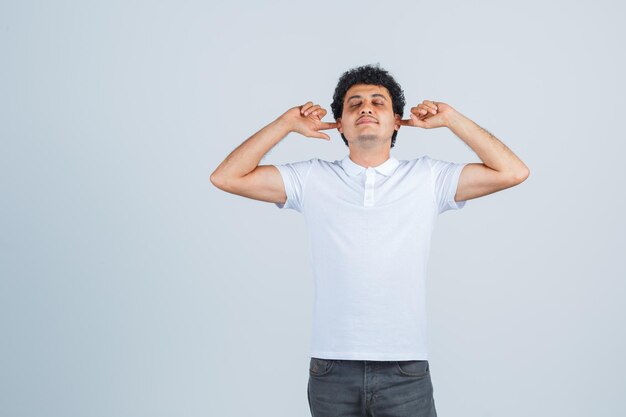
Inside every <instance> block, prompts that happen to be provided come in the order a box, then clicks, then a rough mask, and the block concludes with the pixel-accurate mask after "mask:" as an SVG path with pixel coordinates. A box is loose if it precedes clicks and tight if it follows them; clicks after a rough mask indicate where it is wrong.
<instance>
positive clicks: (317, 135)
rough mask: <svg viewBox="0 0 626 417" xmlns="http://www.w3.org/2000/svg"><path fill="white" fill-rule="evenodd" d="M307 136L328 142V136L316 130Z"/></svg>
mask: <svg viewBox="0 0 626 417" xmlns="http://www.w3.org/2000/svg"><path fill="white" fill-rule="evenodd" d="M309 136H310V137H313V138H319V139H326V140H330V136H328V135H327V134H326V133H322V132H318V131H316V130H312V131H311V132H310V134H309Z"/></svg>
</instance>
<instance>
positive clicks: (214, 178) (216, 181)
mask: <svg viewBox="0 0 626 417" xmlns="http://www.w3.org/2000/svg"><path fill="white" fill-rule="evenodd" d="M209 181H211V184H213V185H214V186H215V187H217V188H219V189H220V190H223V189H224V187H225V185H224V180H223V179H222V178H220V176H219V175H217V174H216V173H215V172H214V173H212V174H211V176H210V177H209Z"/></svg>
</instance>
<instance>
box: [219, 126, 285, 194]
mask: <svg viewBox="0 0 626 417" xmlns="http://www.w3.org/2000/svg"><path fill="white" fill-rule="evenodd" d="M289 132H290V126H289V123H288V121H287V120H286V119H285V118H283V117H282V116H281V117H279V118H277V119H276V120H274V121H273V122H271V123H269V124H268V125H266V126H265V127H263V128H262V129H261V130H259V131H258V132H256V133H255V134H254V135H252V136H250V137H249V138H248V139H246V140H245V141H244V142H243V143H242V144H241V145H239V146H238V147H237V148H235V150H234V151H232V152H231V153H230V154H229V155H228V156H227V157H226V159H224V161H223V162H222V163H221V164H220V165H219V166H218V167H217V168H216V169H215V171H213V174H211V182H213V183H216V182H220V181H225V180H228V179H232V178H241V177H243V176H244V175H246V174H248V173H250V172H251V171H253V170H254V169H255V168H256V167H257V166H258V165H259V162H260V161H261V159H262V158H263V156H264V155H265V154H266V153H267V152H268V151H269V150H270V149H272V148H273V147H274V146H275V145H276V144H277V143H278V142H280V141H281V140H282V139H283V138H284V137H285V136H287V134H288V133H289Z"/></svg>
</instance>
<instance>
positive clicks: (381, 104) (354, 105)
mask: <svg viewBox="0 0 626 417" xmlns="http://www.w3.org/2000/svg"><path fill="white" fill-rule="evenodd" d="M360 104H361V103H356V104H353V105H352V106H350V107H356V106H359V105H360ZM374 104H377V105H379V106H384V105H385V104H384V103H374Z"/></svg>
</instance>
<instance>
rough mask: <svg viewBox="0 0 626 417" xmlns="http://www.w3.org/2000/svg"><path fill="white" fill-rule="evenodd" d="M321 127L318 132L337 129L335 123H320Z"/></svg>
mask: <svg viewBox="0 0 626 417" xmlns="http://www.w3.org/2000/svg"><path fill="white" fill-rule="evenodd" d="M321 125H322V126H321V127H320V128H319V130H327V129H336V128H337V123H336V122H321Z"/></svg>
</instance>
